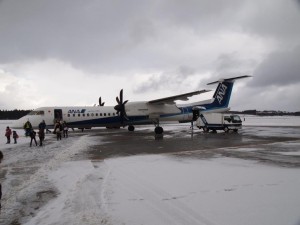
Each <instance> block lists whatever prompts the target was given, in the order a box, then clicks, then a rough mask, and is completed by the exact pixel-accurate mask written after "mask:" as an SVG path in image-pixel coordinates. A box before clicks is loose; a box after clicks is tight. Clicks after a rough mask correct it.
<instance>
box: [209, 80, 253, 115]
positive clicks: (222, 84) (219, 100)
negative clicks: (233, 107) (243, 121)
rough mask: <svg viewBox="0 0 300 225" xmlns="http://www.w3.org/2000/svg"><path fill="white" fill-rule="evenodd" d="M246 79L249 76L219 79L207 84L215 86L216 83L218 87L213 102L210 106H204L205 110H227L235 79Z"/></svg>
mask: <svg viewBox="0 0 300 225" xmlns="http://www.w3.org/2000/svg"><path fill="white" fill-rule="evenodd" d="M247 77H251V76H249V75H244V76H239V77H232V78H228V79H220V80H218V81H214V82H211V83H208V84H207V85H210V84H216V83H219V85H218V87H217V89H216V91H215V93H214V96H213V99H214V101H213V102H212V103H211V104H207V105H205V107H206V109H207V110H212V109H219V108H228V105H229V101H230V97H231V92H232V87H233V83H234V81H235V80H237V79H242V78H247Z"/></svg>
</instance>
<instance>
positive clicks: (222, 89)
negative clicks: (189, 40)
mask: <svg viewBox="0 0 300 225" xmlns="http://www.w3.org/2000/svg"><path fill="white" fill-rule="evenodd" d="M246 77H250V76H249V75H244V76H239V77H233V78H228V79H220V80H219V81H215V82H211V83H208V85H210V84H215V83H218V84H219V85H218V87H217V89H216V91H215V93H214V95H213V98H212V99H209V100H204V101H200V102H194V103H189V104H181V105H179V104H178V105H177V104H176V103H175V101H176V100H183V101H186V100H188V97H191V96H194V95H198V94H202V93H205V92H208V91H210V90H200V91H194V92H189V93H185V94H181V95H175V96H171V97H167V98H161V99H156V100H152V101H141V102H128V100H126V101H123V89H122V90H121V91H120V96H119V97H116V100H117V105H116V106H104V103H102V101H101V97H100V98H99V106H90V107H87V106H84V107H79V106H69V107H66V106H64V107H41V108H37V109H35V110H33V111H31V112H30V113H29V114H28V115H26V116H24V117H22V118H20V119H19V120H17V121H15V122H14V124H13V125H12V128H23V125H24V124H25V122H26V121H28V120H29V121H30V122H31V124H32V127H33V128H38V125H39V123H40V122H41V121H42V120H44V121H45V122H46V124H47V129H52V128H54V123H55V121H57V120H59V121H62V120H63V121H65V122H66V123H67V124H68V127H70V128H79V129H84V128H92V127H107V128H120V127H122V126H123V127H124V126H128V130H129V131H134V125H144V124H154V126H155V129H154V131H155V133H156V134H162V133H163V128H162V127H161V126H160V122H164V121H176V122H193V121H195V120H196V119H197V118H198V116H199V111H200V110H201V112H225V111H228V110H229V108H228V104H229V100H230V97H231V92H232V87H233V84H234V81H235V80H237V79H241V78H246Z"/></svg>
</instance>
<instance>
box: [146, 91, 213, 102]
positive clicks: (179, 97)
mask: <svg viewBox="0 0 300 225" xmlns="http://www.w3.org/2000/svg"><path fill="white" fill-rule="evenodd" d="M209 91H211V90H201V91H193V92H189V93H185V94H181V95H174V96H171V97H166V98H160V99H155V100H152V101H149V102H148V103H149V104H175V102H174V101H176V100H182V101H187V100H188V97H192V96H194V95H199V94H202V93H205V92H209Z"/></svg>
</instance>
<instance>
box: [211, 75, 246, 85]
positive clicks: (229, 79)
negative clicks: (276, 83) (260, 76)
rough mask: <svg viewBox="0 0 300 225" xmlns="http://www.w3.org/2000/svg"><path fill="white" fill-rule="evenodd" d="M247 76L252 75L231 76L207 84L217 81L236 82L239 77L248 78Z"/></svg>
mask: <svg viewBox="0 0 300 225" xmlns="http://www.w3.org/2000/svg"><path fill="white" fill-rule="evenodd" d="M247 77H252V76H250V75H243V76H239V77H231V78H227V79H220V80H218V81H214V82H211V83H208V84H207V85H210V84H217V83H223V82H234V81H235V80H237V79H242V78H247Z"/></svg>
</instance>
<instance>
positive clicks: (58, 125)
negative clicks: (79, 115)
mask: <svg viewBox="0 0 300 225" xmlns="http://www.w3.org/2000/svg"><path fill="white" fill-rule="evenodd" d="M61 131H62V125H61V123H60V122H59V121H57V122H56V123H55V126H54V132H55V133H56V138H57V140H61Z"/></svg>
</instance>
